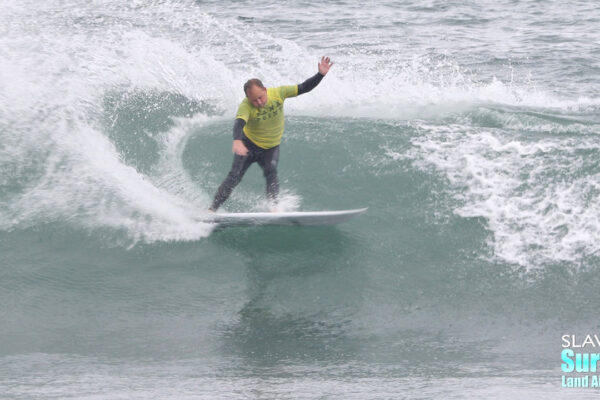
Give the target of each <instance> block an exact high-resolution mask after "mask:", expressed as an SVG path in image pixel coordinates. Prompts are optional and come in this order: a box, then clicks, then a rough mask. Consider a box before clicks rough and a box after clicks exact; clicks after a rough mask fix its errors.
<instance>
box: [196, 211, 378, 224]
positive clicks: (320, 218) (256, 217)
mask: <svg viewBox="0 0 600 400" xmlns="http://www.w3.org/2000/svg"><path fill="white" fill-rule="evenodd" d="M367 208H368V207H366V208H358V209H355V210H336V211H292V212H256V213H216V214H210V215H206V216H204V217H203V218H202V220H201V221H202V222H206V223H212V224H218V225H219V226H244V225H300V226H306V225H312V226H315V225H335V224H339V223H341V222H345V221H348V220H349V219H350V218H354V217H356V216H357V215H360V214H362V213H364V212H365V211H367Z"/></svg>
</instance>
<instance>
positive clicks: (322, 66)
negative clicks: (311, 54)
mask: <svg viewBox="0 0 600 400" xmlns="http://www.w3.org/2000/svg"><path fill="white" fill-rule="evenodd" d="M332 65H333V62H332V61H331V59H330V58H329V57H321V62H320V63H319V73H320V74H321V75H327V72H329V68H330V67H331V66H332Z"/></svg>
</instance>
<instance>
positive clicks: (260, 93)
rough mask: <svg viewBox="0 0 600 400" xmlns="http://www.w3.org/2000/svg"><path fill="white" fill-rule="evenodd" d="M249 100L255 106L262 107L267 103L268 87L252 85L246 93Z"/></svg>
mask: <svg viewBox="0 0 600 400" xmlns="http://www.w3.org/2000/svg"><path fill="white" fill-rule="evenodd" d="M246 96H247V97H248V100H250V103H252V105H253V106H254V107H257V108H261V107H264V105H265V104H267V89H265V88H260V87H258V86H251V87H250V88H249V89H248V93H246Z"/></svg>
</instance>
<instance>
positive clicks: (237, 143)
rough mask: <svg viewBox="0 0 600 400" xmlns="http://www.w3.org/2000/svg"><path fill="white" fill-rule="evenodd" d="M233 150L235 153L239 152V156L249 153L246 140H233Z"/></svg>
mask: <svg viewBox="0 0 600 400" xmlns="http://www.w3.org/2000/svg"><path fill="white" fill-rule="evenodd" d="M231 151H233V153H234V154H237V155H238V156H245V155H246V154H248V149H247V148H246V146H244V142H242V141H241V140H234V141H233V146H232V148H231Z"/></svg>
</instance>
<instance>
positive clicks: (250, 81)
mask: <svg viewBox="0 0 600 400" xmlns="http://www.w3.org/2000/svg"><path fill="white" fill-rule="evenodd" d="M252 86H256V87H259V88H261V89H266V88H265V85H263V83H262V82H261V81H260V79H257V78H252V79H248V81H247V82H246V83H244V94H245V95H246V96H248V89H250V88H251V87H252Z"/></svg>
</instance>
